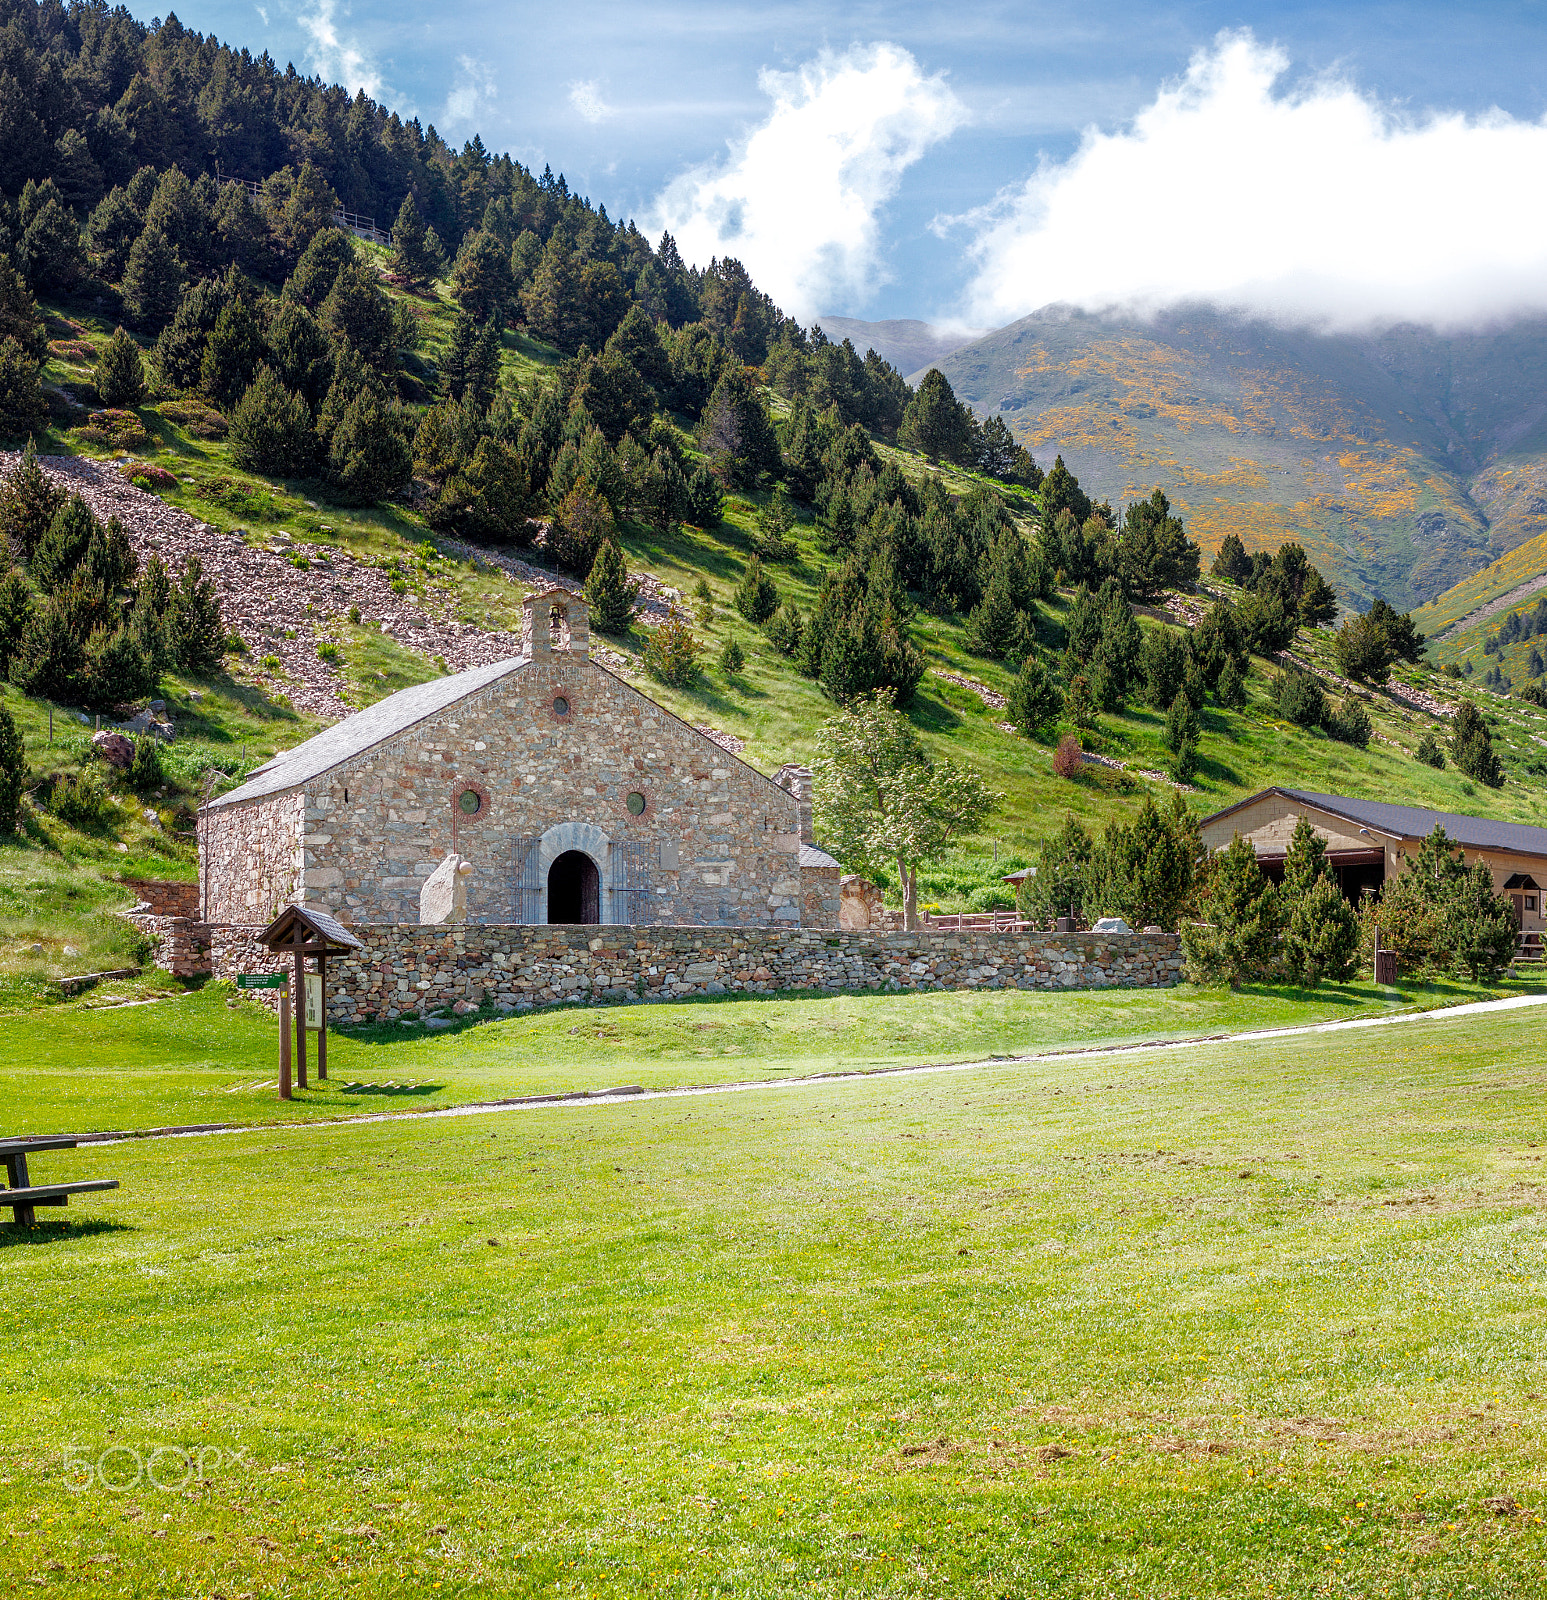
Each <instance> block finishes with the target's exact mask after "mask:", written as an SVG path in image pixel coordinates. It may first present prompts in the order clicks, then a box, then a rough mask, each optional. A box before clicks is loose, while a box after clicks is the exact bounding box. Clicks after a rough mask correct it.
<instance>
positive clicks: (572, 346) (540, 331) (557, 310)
mask: <svg viewBox="0 0 1547 1600" xmlns="http://www.w3.org/2000/svg"><path fill="white" fill-rule="evenodd" d="M521 306H522V313H523V316H524V318H525V320H526V325H527V327H528V328H529V329H530V330H531V333H532V335H533V337H534V338H538V339H541V340H542V341H543V342H544V343H546V344H551V345H555V346H557V348H558V349H560V350H562V351H563V352H564V353H565V354H566V355H573V354H574V353H575V351H576V350H578V349H579V348H580V344H581V340H582V339H583V338H584V336H585V334H584V328H585V299H584V295H583V292H582V288H581V283H580V272H579V269H578V267H577V266H576V263H575V260H574V257H573V256H572V255H571V254H570V252H569V249H568V248H567V246H566V245H565V242H564V238H563V235H562V233H561V232H555V233H554V234H553V235H552V236H551V237H550V238H549V240H548V243H547V244H546V245H545V246H544V248H543V254H542V260H541V261H540V262H538V264H537V270H536V272H534V273H533V274H532V281H531V283H530V284H529V285H528V287H527V290H526V292H525V293H524V294H523V295H522V296H521Z"/></svg>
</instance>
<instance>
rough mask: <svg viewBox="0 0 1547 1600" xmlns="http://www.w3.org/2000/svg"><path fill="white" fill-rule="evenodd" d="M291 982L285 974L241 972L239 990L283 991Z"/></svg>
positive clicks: (238, 981) (238, 976)
mask: <svg viewBox="0 0 1547 1600" xmlns="http://www.w3.org/2000/svg"><path fill="white" fill-rule="evenodd" d="M289 981H290V980H289V979H288V978H287V977H286V976H285V974H284V973H283V972H239V973H237V975H236V986H237V988H238V989H283V988H284V986H285V985H286V984H287V983H288V982H289Z"/></svg>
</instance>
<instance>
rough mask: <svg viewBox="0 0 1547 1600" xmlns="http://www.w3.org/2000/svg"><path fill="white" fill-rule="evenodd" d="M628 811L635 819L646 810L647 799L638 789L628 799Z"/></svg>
mask: <svg viewBox="0 0 1547 1600" xmlns="http://www.w3.org/2000/svg"><path fill="white" fill-rule="evenodd" d="M628 809H629V815H630V816H633V817H637V816H639V815H640V814H641V813H642V812H643V811H644V809H645V797H644V796H643V795H642V794H641V793H640V792H639V791H638V790H637V789H636V790H634V792H633V793H632V794H631V795H630V796H629V797H628Z"/></svg>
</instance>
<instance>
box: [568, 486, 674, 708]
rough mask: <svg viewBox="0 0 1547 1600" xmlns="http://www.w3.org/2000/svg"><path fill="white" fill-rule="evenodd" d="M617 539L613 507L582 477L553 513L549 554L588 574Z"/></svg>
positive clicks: (574, 571) (573, 570) (569, 570)
mask: <svg viewBox="0 0 1547 1600" xmlns="http://www.w3.org/2000/svg"><path fill="white" fill-rule="evenodd" d="M617 536H618V525H617V522H616V520H615V519H614V517H613V514H612V507H611V506H610V505H609V504H608V503H607V499H606V497H605V496H604V495H603V494H602V493H601V491H600V490H599V489H598V488H597V487H596V486H595V485H594V484H593V483H592V481H591V480H590V478H589V477H586V476H585V475H583V474H582V476H581V477H580V478H579V479H578V480H577V481H576V483H575V486H574V488H572V489H571V490H570V491H569V493H568V494H566V495H565V496H564V498H563V500H562V501H561V502H560V503H559V505H558V507H557V508H556V509H555V511H554V513H553V518H552V521H551V522H550V523H549V527H548V554H549V555H550V556H552V557H553V560H554V562H555V563H556V564H557V565H558V566H559V567H560V568H561V569H562V570H564V571H566V572H573V573H576V574H580V573H588V572H590V570H591V568H592V567H593V566H594V565H595V563H596V557H597V553H598V552H599V551H600V549H601V547H602V545H603V544H604V543H606V542H607V541H609V540H616V539H617ZM668 681H669V680H668Z"/></svg>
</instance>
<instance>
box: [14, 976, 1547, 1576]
mask: <svg viewBox="0 0 1547 1600" xmlns="http://www.w3.org/2000/svg"><path fill="white" fill-rule="evenodd" d="M191 1004H195V1003H190V1002H177V1003H176V1005H175V1006H172V1007H162V1008H155V1007H152V1008H148V1011H147V1012H143V1013H140V1014H139V1015H140V1016H142V1017H143V1016H147V1015H153V1014H160V1013H162V1012H165V1013H167V1014H169V1015H170V1014H172V1013H176V1012H178V1008H179V1007H182V1006H184V1005H191ZM683 1009H684V1010H686V1009H687V1008H683ZM749 1009H750V1008H749ZM663 1010H664V1008H663ZM179 1014H182V1013H179ZM187 1014H189V1015H191V1014H192V1013H191V1012H189V1013H187ZM700 1014H701V1015H704V1016H710V1015H712V1014H713V1008H709V1007H706V1008H702V1009H701V1012H700ZM131 1015H132V1014H131ZM595 1015H596V1014H587V1015H586V1017H585V1018H584V1019H583V1020H585V1021H588V1022H589V1021H591V1020H593V1017H594V1016H595ZM631 1015H632V1014H631ZM575 1020H577V1021H578V1020H582V1019H579V1018H577V1019H575ZM544 1025H546V1026H554V1025H555V1024H551V1023H550V1024H544ZM568 1025H573V1024H572V1023H570V1024H568ZM1536 1031H1537V1030H1536V1027H1535V1025H1534V1024H1533V1023H1532V1022H1530V1021H1525V1022H1522V1020H1521V1018H1520V1016H1519V1015H1518V1014H1516V1015H1509V1014H1506V1015H1503V1016H1495V1017H1486V1018H1470V1019H1458V1020H1452V1021H1442V1022H1436V1023H1420V1024H1415V1025H1413V1026H1412V1027H1402V1028H1395V1029H1381V1030H1375V1031H1373V1032H1368V1033H1363V1032H1357V1033H1353V1034H1342V1035H1332V1036H1326V1035H1323V1036H1312V1037H1310V1038H1303V1039H1293V1040H1287V1041H1285V1040H1278V1041H1272V1042H1264V1043H1260V1044H1256V1045H1233V1046H1225V1045H1215V1046H1209V1047H1205V1048H1203V1049H1200V1050H1197V1051H1190V1052H1187V1053H1185V1054H1180V1053H1179V1054H1161V1055H1145V1056H1134V1057H1126V1058H1123V1057H1118V1058H1111V1057H1108V1058H1105V1059H1093V1060H1092V1061H1091V1062H1090V1063H1088V1064H1087V1063H1081V1062H1075V1063H1071V1062H1068V1061H1062V1062H1056V1063H1054V1062H1048V1063H1031V1064H1023V1065H1014V1066H1010V1065H1004V1066H992V1067H987V1068H984V1069H983V1070H981V1071H979V1072H974V1073H970V1074H964V1075H959V1076H958V1075H952V1076H950V1077H948V1078H947V1077H923V1078H901V1079H899V1078H883V1079H875V1078H871V1079H857V1080H846V1081H843V1082H840V1083H834V1084H826V1085H821V1086H812V1087H809V1088H804V1089H800V1090H795V1091H784V1092H769V1091H759V1090H752V1091H748V1092H744V1093H740V1094H736V1095H733V1096H727V1097H725V1098H703V1099H695V1100H688V1101H681V1100H677V1101H652V1102H633V1103H630V1102H626V1101H625V1102H621V1103H614V1104H609V1105H589V1104H588V1105H582V1106H580V1107H540V1108H535V1109H523V1110H520V1111H513V1112H510V1113H506V1114H504V1115H500V1116H494V1117H480V1118H477V1119H474V1120H472V1121H463V1120H459V1119H452V1120H448V1121H432V1122H427V1123H412V1124H403V1123H395V1124H394V1123H377V1124H370V1125H365V1126H355V1127H349V1128H327V1129H324V1128H313V1129H298V1128H291V1129H253V1130H249V1131H246V1132H243V1133H240V1134H236V1135H231V1136H221V1137H216V1138H209V1139H189V1140H171V1141H157V1142H150V1143H131V1144H127V1145H122V1146H111V1147H106V1148H98V1149H93V1150H87V1151H82V1152H78V1153H60V1154H58V1155H56V1156H52V1157H47V1158H44V1157H40V1158H39V1159H38V1161H37V1163H36V1166H37V1168H38V1171H39V1173H40V1174H46V1175H47V1176H49V1177H57V1178H64V1177H76V1176H87V1175H113V1176H116V1177H118V1178H120V1179H121V1180H122V1181H123V1188H122V1190H121V1191H120V1192H119V1193H118V1194H116V1195H110V1196H105V1197H89V1198H88V1199H86V1200H85V1201H83V1202H82V1203H80V1204H79V1205H78V1206H77V1207H74V1208H72V1210H71V1212H70V1213H69V1214H68V1215H69V1219H70V1220H69V1221H68V1222H53V1223H50V1224H48V1225H47V1226H45V1227H44V1228H42V1229H40V1230H39V1231H38V1233H37V1234H36V1235H35V1236H32V1237H27V1238H20V1237H17V1236H15V1235H12V1234H10V1233H9V1230H8V1229H6V1228H4V1227H0V1285H3V1294H0V1328H3V1331H4V1335H5V1340H6V1348H7V1349H8V1350H9V1351H11V1352H12V1353H13V1356H14V1357H16V1358H15V1359H12V1360H9V1361H7V1362H6V1363H5V1364H4V1366H3V1367H0V1389H3V1392H4V1410H5V1415H6V1416H7V1418H8V1419H9V1420H10V1423H11V1426H10V1427H9V1428H8V1429H7V1436H6V1440H5V1444H4V1446H3V1448H0V1582H5V1583H7V1584H8V1585H9V1586H10V1587H12V1588H15V1589H17V1590H19V1591H21V1592H28V1590H29V1589H30V1587H31V1586H33V1585H36V1586H38V1587H40V1588H42V1589H43V1590H44V1591H52V1590H58V1591H60V1592H63V1591H64V1590H66V1589H67V1588H68V1589H78V1588H79V1586H80V1584H81V1582H82V1581H83V1580H87V1579H89V1580H91V1591H90V1592H102V1593H122V1594H131V1595H168V1596H173V1595H175V1596H183V1595H189V1594H205V1595H207V1594H221V1595H228V1596H235V1595H251V1596H255V1597H256V1596H260V1595H264V1596H267V1595H278V1594H292V1595H293V1594H305V1595H317V1594H334V1593H344V1592H353V1593H359V1594H382V1595H388V1594H390V1595H402V1594H413V1595H419V1594H424V1595H427V1596H428V1595H441V1596H445V1595H452V1594H486V1593H487V1594H493V1593H506V1594H579V1593H586V1594H593V1595H597V1594H604V1595H614V1594H615V1595H637V1594H665V1595H681V1596H687V1595H692V1594H697V1595H709V1594H722V1595H732V1594H734V1595H737V1596H765V1595H768V1596H771V1595H781V1596H782V1595H808V1594H814V1595H821V1596H840V1595H843V1596H848V1595H870V1594H875V1595H887V1596H904V1595H906V1596H914V1595H920V1596H922V1595H983V1596H996V1597H997V1596H1007V1595H1008V1596H1031V1595H1037V1596H1044V1595H1069V1596H1087V1595H1089V1596H1096V1595H1123V1596H1131V1595H1142V1596H1173V1595H1176V1596H1182V1595H1221V1596H1223V1595H1230V1596H1236V1595H1245V1596H1251V1597H1262V1600H1267V1597H1269V1596H1273V1597H1278V1596H1286V1595H1294V1596H1300V1595H1322V1594H1330V1595H1347V1596H1361V1597H1363V1596H1381V1595H1394V1596H1411V1597H1415V1600H1416V1597H1424V1600H1432V1597H1441V1596H1447V1597H1448V1596H1456V1597H1461V1596H1466V1595H1481V1596H1522V1597H1524V1596H1534V1595H1536V1594H1539V1593H1540V1590H1541V1572H1542V1570H1543V1564H1544V1561H1547V1530H1544V1525H1543V1523H1542V1516H1543V1506H1544V1496H1543V1493H1542V1488H1541V1483H1542V1476H1543V1471H1544V1467H1547V1461H1544V1450H1543V1444H1542V1423H1543V1420H1544V1412H1547V1401H1544V1399H1543V1394H1544V1392H1547V1370H1544V1368H1543V1357H1542V1353H1541V1344H1540V1338H1539V1330H1540V1327H1541V1319H1542V1314H1543V1310H1544V1309H1547V1295H1544V1290H1547V1261H1544V1255H1543V1246H1544V1240H1547V1236H1544V1230H1543V1226H1542V1222H1541V1216H1540V1206H1541V1196H1542V1193H1543V1189H1542V1185H1543V1182H1544V1178H1543V1168H1542V1154H1543V1145H1544V1143H1547V1129H1544V1126H1543V1115H1542V1091H1543V1088H1544V1079H1543V1070H1542V1068H1541V1066H1540V1063H1539V1061H1538V1060H1537V1058H1536V1055H1537V1053H1536V1052H1533V1051H1531V1050H1529V1049H1527V1048H1525V1045H1526V1044H1527V1042H1528V1041H1529V1039H1530V1038H1532V1037H1533V1036H1534V1034H1535V1032H1536ZM9 1032H10V1029H9V1027H8V1029H7V1036H8V1037H9ZM488 1036H489V1037H490V1038H493V1037H494V1036H495V1031H494V1030H492V1029H491V1030H489V1031H488ZM425 1048H427V1049H431V1050H433V1049H435V1048H437V1047H436V1046H427V1047H425ZM583 1048H585V1049H586V1050H587V1051H589V1049H590V1046H589V1044H584V1045H583ZM80 1070H82V1071H83V1072H90V1071H92V1070H94V1069H93V1067H92V1066H90V1065H87V1066H85V1067H83V1068H81V1069H80ZM6 1092H7V1095H8V1097H9V1096H10V1095H11V1093H12V1086H11V1085H10V1084H8V1085H7V1091H6ZM23 1352H24V1355H25V1358H24V1359H21V1356H22V1354H23ZM184 1452H187V1453H190V1454H191V1455H192V1456H193V1457H194V1459H195V1460H196V1461H198V1462H199V1463H201V1466H202V1476H200V1475H199V1474H198V1472H196V1471H191V1469H190V1468H189V1467H188V1465H187V1461H188V1455H186V1454H184ZM67 1453H69V1455H70V1458H71V1459H73V1460H74V1461H75V1462H77V1463H79V1465H77V1466H76V1467H74V1468H73V1469H67V1468H66V1466H65V1461H66V1456H67ZM148 1462H149V1463H152V1464H153V1476H147V1475H146V1469H145V1464H146V1463H148ZM153 1478H154V1479H155V1480H159V1482H160V1483H162V1484H167V1485H169V1486H170V1487H168V1488H160V1487H157V1482H156V1481H153ZM185 1478H186V1479H187V1480H188V1481H186V1482H185V1481H184V1480H185ZM1499 1497H1508V1498H1507V1499H1502V1498H1499ZM1490 1502H1492V1504H1491V1505H1490ZM1517 1504H1518V1507H1519V1509H1518V1510H1517V1509H1515V1507H1516V1506H1517Z"/></svg>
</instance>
